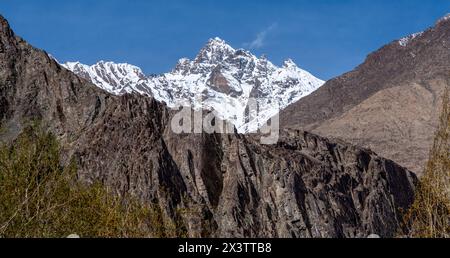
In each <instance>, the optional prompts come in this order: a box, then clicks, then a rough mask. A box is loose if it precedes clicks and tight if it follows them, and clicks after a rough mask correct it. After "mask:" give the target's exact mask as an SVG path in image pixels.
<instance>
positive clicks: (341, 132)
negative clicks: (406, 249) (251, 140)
mask: <svg viewBox="0 0 450 258" xmlns="http://www.w3.org/2000/svg"><path fill="white" fill-rule="evenodd" d="M446 88H450V14H449V15H447V16H445V17H443V18H442V19H440V20H439V21H438V22H437V23H436V24H435V26H434V27H432V28H430V29H427V30H426V31H424V32H420V33H416V34H413V35H411V36H408V37H406V38H403V39H401V40H398V41H397V40H396V41H393V42H391V43H390V44H388V45H386V46H384V47H382V48H381V49H379V50H378V51H376V52H374V53H372V54H370V55H369V56H368V57H367V59H366V60H365V62H364V63H363V64H361V65H360V66H358V67H357V68H356V69H355V70H353V71H351V72H348V73H346V74H344V75H342V76H339V77H336V78H334V79H332V80H329V81H328V82H327V83H326V84H325V85H323V86H322V87H320V88H319V89H318V90H317V91H315V92H314V93H312V94H311V95H309V96H307V97H305V98H302V99H301V100H299V101H298V102H296V103H295V104H293V105H291V106H289V107H288V108H286V110H284V111H282V112H281V114H280V119H281V125H282V127H283V128H295V129H303V130H309V131H312V132H314V133H317V134H320V135H323V136H327V137H337V138H340V139H343V140H345V141H348V142H350V143H353V144H357V145H359V146H364V147H366V148H370V149H372V150H374V151H375V152H377V153H378V154H380V155H382V156H384V157H387V158H389V159H392V160H394V161H396V162H397V163H399V164H401V165H402V166H405V167H407V168H408V169H410V170H412V171H414V172H416V173H417V174H419V175H420V174H422V172H423V170H424V166H425V164H426V161H427V158H428V152H429V150H430V149H431V146H432V144H433V137H434V133H435V131H436V130H437V127H438V120H439V119H438V118H439V114H440V112H441V107H442V97H443V93H444V91H445V89H446Z"/></svg>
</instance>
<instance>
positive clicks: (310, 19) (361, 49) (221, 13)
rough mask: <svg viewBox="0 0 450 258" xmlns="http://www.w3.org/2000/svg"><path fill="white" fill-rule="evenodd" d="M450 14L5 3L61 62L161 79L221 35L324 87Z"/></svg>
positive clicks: (289, 5) (400, 3)
mask: <svg viewBox="0 0 450 258" xmlns="http://www.w3.org/2000/svg"><path fill="white" fill-rule="evenodd" d="M448 12H450V1H449V0H427V1H424V0H318V1H317V0H316V1H312V0H311V1H302V0H292V1H289V0H284V1H274V0H272V1H266V0H235V1H233V0H226V1H225V0H222V1H219V0H216V1H213V0H179V1H175V0H174V1H170V0H164V1H162V0H161V1H157V0H155V1H148V0H145V1H144V0H128V1H126V0H96V1H88V0H76V1H75V0H74V1H61V0H39V1H36V0H1V1H0V14H2V15H3V16H5V17H6V18H7V19H8V20H9V21H10V23H11V25H12V26H13V28H14V30H15V31H16V33H17V34H19V35H20V36H22V37H23V38H25V39H26V40H27V41H29V42H30V43H32V44H33V45H35V46H37V47H39V48H43V49H45V50H47V51H48V52H49V53H51V54H53V55H54V56H55V57H56V58H57V59H59V60H60V61H62V62H63V61H64V62H65V61H73V60H79V61H81V62H83V63H87V64H92V63H95V62H96V61H98V60H111V61H116V62H128V63H132V64H135V65H138V66H140V67H141V68H142V69H143V70H144V71H145V72H146V73H148V74H152V73H162V72H166V71H169V70H170V69H172V67H173V66H174V65H175V64H176V62H177V60H178V59H179V58H181V57H189V58H193V57H194V56H195V55H196V53H197V52H198V50H199V49H200V48H201V47H202V46H203V45H204V44H205V42H206V41H207V40H208V39H209V38H211V37H215V36H218V37H221V38H223V39H224V40H226V41H227V42H228V43H229V44H230V45H232V46H233V47H235V48H241V47H245V48H251V51H252V52H253V53H255V54H256V55H258V56H259V55H261V54H266V55H267V56H268V58H269V59H270V60H272V61H273V62H274V63H275V64H278V65H279V64H281V63H282V61H283V60H284V59H286V58H292V59H294V61H295V62H296V63H297V64H298V65H299V66H301V67H303V68H304V69H306V70H309V71H310V72H312V73H313V74H315V75H316V76H318V77H320V78H322V79H329V78H331V77H334V76H337V75H340V74H342V73H343V72H346V71H349V70H351V69H352V68H354V67H355V66H357V65H358V64H360V63H361V62H362V61H363V60H364V58H365V57H366V55H367V54H368V53H370V52H372V51H373V50H376V49H378V48H379V47H381V46H382V45H384V44H386V43H388V42H390V41H392V40H394V39H398V38H401V37H402V36H405V35H408V34H411V33H414V32H417V31H421V30H424V29H426V28H428V27H430V26H432V25H433V24H434V23H435V21H436V20H437V19H438V18H440V17H441V16H443V15H445V14H446V13H448Z"/></svg>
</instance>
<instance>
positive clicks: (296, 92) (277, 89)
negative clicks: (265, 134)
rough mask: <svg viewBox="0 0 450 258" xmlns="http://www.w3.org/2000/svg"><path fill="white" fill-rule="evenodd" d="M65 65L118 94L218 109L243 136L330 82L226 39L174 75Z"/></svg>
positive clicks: (133, 68) (104, 64)
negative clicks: (254, 108)
mask: <svg viewBox="0 0 450 258" xmlns="http://www.w3.org/2000/svg"><path fill="white" fill-rule="evenodd" d="M63 66H64V67H66V68H67V69H69V70H71V71H72V72H74V73H76V74H78V75H79V76H81V77H84V78H86V79H88V80H90V81H91V82H92V83H94V84H95V85H97V86H98V87H100V88H102V89H104V90H106V91H108V92H110V93H112V94H116V95H122V94H125V93H132V92H136V93H139V94H144V95H147V96H151V97H154V98H155V99H156V100H158V101H161V102H165V103H166V104H167V105H168V106H169V107H171V108H178V107H179V106H180V105H184V106H186V105H188V106H192V107H193V108H194V109H207V110H215V111H216V112H217V113H218V116H219V117H221V118H222V119H224V120H227V121H229V122H231V123H233V124H234V125H235V126H236V128H237V130H238V132H240V133H247V132H251V131H255V130H257V129H258V128H259V127H260V126H261V124H262V123H265V122H266V121H267V120H268V119H270V118H271V117H272V116H274V115H276V114H277V113H278V112H279V111H280V110H282V109H284V108H286V107H287V106H288V105H290V104H292V103H294V102H296V101H298V100H300V99H301V98H303V97H305V96H307V95H309V94H311V93H312V92H313V91H315V90H316V89H318V88H319V87H320V86H322V85H323V84H324V81H322V80H320V79H318V78H316V77H314V76H313V75H311V74H310V73H308V72H307V71H305V70H302V69H300V68H299V67H298V66H297V65H296V64H295V63H294V61H292V60H290V59H289V60H286V61H285V62H284V64H283V66H282V67H277V66H276V65H274V64H272V63H271V62H270V61H269V60H267V59H266V58H265V57H261V58H257V57H256V56H254V55H253V54H252V53H250V52H249V51H247V50H244V49H237V50H236V49H234V48H232V47H231V46H230V45H228V44H227V43H226V42H225V41H224V40H222V39H220V38H214V39H210V40H209V41H208V42H207V44H206V45H205V46H204V47H203V48H202V49H201V50H200V51H199V53H198V54H197V56H196V57H195V58H194V59H193V60H189V59H187V58H182V59H180V60H179V61H178V63H177V64H176V66H175V68H174V69H173V70H172V71H171V72H168V73H165V74H162V75H159V76H146V75H144V73H143V72H142V71H141V69H140V68H138V67H136V66H133V65H130V64H116V63H113V62H104V61H101V62H99V63H97V64H94V65H92V66H88V65H84V64H81V63H79V62H75V63H74V62H69V63H66V64H64V65H63ZM199 96H200V98H199ZM249 99H255V100H256V101H257V103H258V107H259V112H258V114H257V115H256V116H254V115H253V116H252V119H250V118H249V115H248V114H246V108H247V105H248V102H249Z"/></svg>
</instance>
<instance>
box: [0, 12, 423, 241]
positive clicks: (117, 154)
mask: <svg viewBox="0 0 450 258" xmlns="http://www.w3.org/2000/svg"><path fill="white" fill-rule="evenodd" d="M0 110H1V111H2V112H1V113H0V114H1V116H0V126H1V127H2V128H3V129H2V131H1V132H0V140H2V141H10V140H13V139H14V137H15V136H17V134H18V133H19V132H20V131H21V129H22V128H23V127H24V126H25V125H26V124H27V121H30V120H36V119H38V120H40V121H41V123H42V125H43V126H45V127H46V128H47V129H48V130H50V131H51V132H53V133H54V134H55V135H57V136H58V138H59V139H60V141H61V145H62V148H63V153H62V154H63V156H64V157H65V160H66V161H68V160H71V159H74V160H75V161H76V162H77V164H78V168H79V172H78V173H79V177H80V180H84V181H86V182H91V181H93V180H100V181H101V182H103V183H104V184H106V185H108V186H110V187H111V188H112V189H115V190H116V192H117V193H118V194H124V193H130V194H133V195H135V196H138V197H140V198H141V199H142V200H143V201H148V202H154V203H156V204H159V206H160V207H161V210H162V212H163V213H164V214H165V215H166V217H167V218H169V219H172V220H174V221H178V223H179V224H178V225H179V226H180V227H185V228H186V230H187V232H188V234H189V236H221V237H365V236H367V235H369V234H372V233H374V234H378V235H380V236H383V237H388V236H393V235H394V234H396V232H397V226H398V224H399V210H400V209H406V208H407V207H408V206H409V205H410V204H411V203H412V200H413V190H414V184H415V181H416V178H415V176H414V174H413V173H411V172H409V171H407V170H406V169H404V168H402V167H401V166H399V165H397V164H395V163H394V162H392V161H390V160H387V159H384V158H381V157H379V156H378V155H376V154H375V153H373V152H371V151H369V150H365V149H362V148H359V147H355V146H352V145H349V144H346V143H344V142H338V141H330V140H328V139H325V138H322V137H319V136H316V135H314V134H310V133H307V132H303V131H297V130H294V131H284V132H283V133H282V135H281V138H280V141H279V143H278V144H277V145H261V144H260V143H259V137H258V136H257V135H254V136H251V135H247V136H245V135H240V134H229V135H226V134H206V133H203V134H183V135H180V134H174V133H173V132H172V130H171V129H170V126H169V124H170V123H169V121H170V119H171V117H172V116H173V115H174V113H175V112H176V111H174V110H170V109H168V108H167V107H166V106H165V105H164V104H162V103H160V102H159V101H156V100H155V99H153V98H150V97H147V96H142V95H139V94H124V95H122V96H116V95H114V94H110V93H108V92H106V91H104V90H101V89H99V88H98V87H96V86H94V85H93V84H90V83H89V82H87V81H86V80H84V79H82V78H79V77H78V76H76V75H75V74H73V73H72V72H70V71H68V70H66V69H65V68H63V67H61V66H60V65H59V64H58V63H57V62H56V61H55V60H54V59H52V58H50V57H49V56H48V55H47V54H46V53H45V52H43V51H40V50H37V49H35V48H33V47H32V46H30V45H29V44H27V43H26V42H25V41H23V40H22V39H20V38H18V37H15V36H14V33H13V32H12V31H11V30H10V28H9V25H8V23H7V22H6V20H4V19H3V18H2V17H1V16H0ZM180 209H182V210H184V211H188V212H185V213H179V212H178V211H179V210H180Z"/></svg>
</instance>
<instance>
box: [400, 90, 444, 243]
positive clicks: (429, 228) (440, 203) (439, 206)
mask: <svg viewBox="0 0 450 258" xmlns="http://www.w3.org/2000/svg"><path fill="white" fill-rule="evenodd" d="M449 136H450V101H449V92H448V89H447V90H446V92H445V94H444V98H443V110H442V114H441V117H440V125H439V128H438V131H437V133H436V137H435V140H434V144H433V148H432V150H431V153H430V159H429V161H428V163H427V166H426V169H425V173H424V176H423V177H422V178H421V179H420V183H419V185H418V187H417V190H416V196H415V202H414V204H413V206H412V208H411V209H410V211H409V212H408V213H407V214H406V221H407V224H408V225H409V228H410V236H411V237H423V238H448V237H450V138H449Z"/></svg>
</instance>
